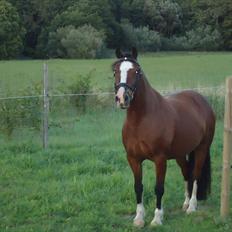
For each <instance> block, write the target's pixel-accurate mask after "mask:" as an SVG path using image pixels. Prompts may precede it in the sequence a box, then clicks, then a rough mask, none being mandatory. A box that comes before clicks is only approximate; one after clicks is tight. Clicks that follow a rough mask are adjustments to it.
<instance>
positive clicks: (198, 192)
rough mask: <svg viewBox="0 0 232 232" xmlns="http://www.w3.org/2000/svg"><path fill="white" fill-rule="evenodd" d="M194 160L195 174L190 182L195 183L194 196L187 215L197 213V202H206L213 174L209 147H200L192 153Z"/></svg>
mask: <svg viewBox="0 0 232 232" xmlns="http://www.w3.org/2000/svg"><path fill="white" fill-rule="evenodd" d="M192 156H193V157H190V159H194V167H193V173H192V177H191V180H189V181H190V182H191V181H192V182H193V186H192V191H191V192H192V194H191V198H190V201H189V207H188V209H187V211H186V212H187V213H188V214H189V213H192V212H194V211H196V208H197V200H205V199H206V197H207V194H208V193H209V190H210V182H211V175H210V174H211V173H210V154H209V146H208V145H205V144H201V145H199V146H198V147H197V148H196V149H195V150H194V152H193V153H192Z"/></svg>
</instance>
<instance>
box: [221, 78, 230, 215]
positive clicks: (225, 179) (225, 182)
mask: <svg viewBox="0 0 232 232" xmlns="http://www.w3.org/2000/svg"><path fill="white" fill-rule="evenodd" d="M225 92H226V93H225V115H224V142H223V169H222V183H221V210H220V212H221V217H223V218H225V217H226V216H228V215H229V211H230V172H231V168H230V167H231V155H232V77H230V78H228V79H227V80H226V88H225Z"/></svg>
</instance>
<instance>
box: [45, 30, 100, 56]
mask: <svg viewBox="0 0 232 232" xmlns="http://www.w3.org/2000/svg"><path fill="white" fill-rule="evenodd" d="M103 45H104V35H103V33H102V32H100V31H97V30H96V29H95V28H93V27H92V26H90V25H84V26H81V27H78V28H75V27H73V26H67V27H62V28H59V29H57V31H56V32H53V33H50V35H49V42H48V51H49V55H50V56H52V57H68V58H95V57H96V55H97V54H98V53H99V51H100V50H101V49H102V48H103Z"/></svg>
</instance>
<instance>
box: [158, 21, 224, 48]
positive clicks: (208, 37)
mask: <svg viewBox="0 0 232 232" xmlns="http://www.w3.org/2000/svg"><path fill="white" fill-rule="evenodd" d="M221 44H222V40H221V35H220V33H219V32H218V30H216V29H214V30H212V28H211V27H210V26H205V27H198V28H196V29H193V30H190V31H188V32H187V33H186V35H185V36H180V37H176V36H173V37H172V38H170V39H168V38H162V50H171V51H187V50H188V51H189V50H198V51H215V50H218V49H220V47H221Z"/></svg>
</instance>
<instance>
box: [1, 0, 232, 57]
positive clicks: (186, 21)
mask: <svg viewBox="0 0 232 232" xmlns="http://www.w3.org/2000/svg"><path fill="white" fill-rule="evenodd" d="M131 46H136V47H137V48H138V49H139V50H140V51H160V50H203V51H212V50H232V1H231V0H39V1H38V0H0V58H1V59H9V58H15V57H16V58H18V57H32V58H49V57H60V58H64V57H67V58H95V57H105V56H107V53H108V50H109V49H112V48H115V47H122V48H126V47H131Z"/></svg>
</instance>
